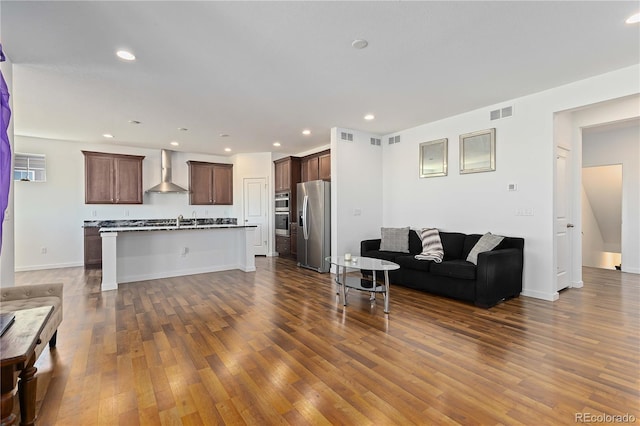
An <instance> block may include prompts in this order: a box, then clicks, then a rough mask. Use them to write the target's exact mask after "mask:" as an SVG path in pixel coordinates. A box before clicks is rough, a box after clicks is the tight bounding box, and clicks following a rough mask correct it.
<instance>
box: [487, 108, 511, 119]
mask: <svg viewBox="0 0 640 426" xmlns="http://www.w3.org/2000/svg"><path fill="white" fill-rule="evenodd" d="M512 115H513V107H512V106H508V107H504V108H502V109H494V110H493V111H491V112H490V113H489V119H490V120H499V119H501V118H507V117H511V116H512Z"/></svg>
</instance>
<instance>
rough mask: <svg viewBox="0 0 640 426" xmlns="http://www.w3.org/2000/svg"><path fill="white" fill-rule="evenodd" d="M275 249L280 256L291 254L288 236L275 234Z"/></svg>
mask: <svg viewBox="0 0 640 426" xmlns="http://www.w3.org/2000/svg"><path fill="white" fill-rule="evenodd" d="M276 251H277V252H278V254H279V255H280V256H289V255H291V241H290V238H289V237H283V236H282V235H276Z"/></svg>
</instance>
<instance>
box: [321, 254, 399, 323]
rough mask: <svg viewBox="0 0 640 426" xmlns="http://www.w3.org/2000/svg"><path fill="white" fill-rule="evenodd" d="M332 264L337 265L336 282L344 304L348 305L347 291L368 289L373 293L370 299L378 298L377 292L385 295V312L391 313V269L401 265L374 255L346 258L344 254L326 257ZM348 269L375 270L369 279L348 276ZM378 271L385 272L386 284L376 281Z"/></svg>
mask: <svg viewBox="0 0 640 426" xmlns="http://www.w3.org/2000/svg"><path fill="white" fill-rule="evenodd" d="M325 260H326V261H327V262H329V263H330V264H332V265H336V279H335V281H336V284H337V285H338V291H339V292H340V296H341V299H342V305H343V306H347V293H348V292H349V289H354V290H359V291H367V292H369V293H371V297H370V299H369V300H372V301H374V300H376V293H382V294H383V296H384V312H385V313H389V271H393V270H394V269H399V268H400V265H398V264H397V263H393V262H390V261H388V260H381V259H374V258H372V257H352V258H351V259H350V260H345V258H344V256H329V257H327V258H326V259H325ZM347 269H358V270H362V269H365V270H367V269H368V270H370V271H373V279H372V280H368V279H364V278H359V277H347ZM376 271H383V272H384V285H379V284H378V283H377V281H376Z"/></svg>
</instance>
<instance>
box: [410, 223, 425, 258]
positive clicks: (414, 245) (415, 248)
mask: <svg viewBox="0 0 640 426" xmlns="http://www.w3.org/2000/svg"><path fill="white" fill-rule="evenodd" d="M409 253H411V254H420V253H422V240H421V239H420V235H419V234H418V231H416V230H415V229H411V230H410V231H409Z"/></svg>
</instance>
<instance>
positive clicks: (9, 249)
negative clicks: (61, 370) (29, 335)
mask: <svg viewBox="0 0 640 426" xmlns="http://www.w3.org/2000/svg"><path fill="white" fill-rule="evenodd" d="M0 69H1V70H2V75H3V76H4V80H5V82H6V83H7V87H8V88H9V95H10V96H9V105H10V106H11V111H12V113H13V96H12V94H13V65H12V63H11V60H10V59H9V58H7V59H6V61H5V62H0ZM13 121H14V118H13V117H11V121H9V128H8V129H7V134H8V136H9V141H10V143H11V147H12V150H11V164H12V168H13V144H14V142H13ZM13 187H14V185H13V184H11V187H10V189H9V203H8V205H7V209H6V210H5V216H4V222H3V223H2V253H1V254H0V287H11V286H13V285H14V283H15V281H14V268H15V266H14V264H15V260H14V252H13V241H14V238H15V237H14V230H13V228H14V202H13V199H14V197H13Z"/></svg>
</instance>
